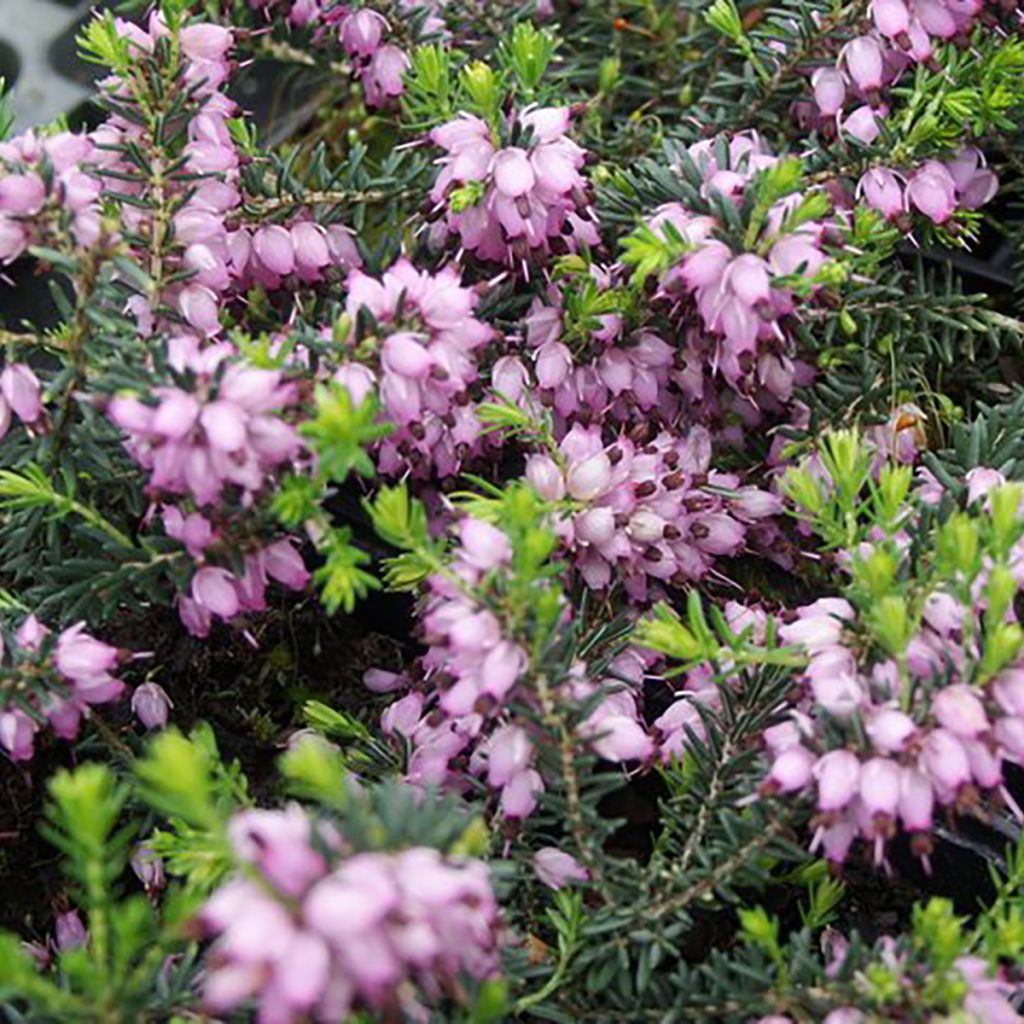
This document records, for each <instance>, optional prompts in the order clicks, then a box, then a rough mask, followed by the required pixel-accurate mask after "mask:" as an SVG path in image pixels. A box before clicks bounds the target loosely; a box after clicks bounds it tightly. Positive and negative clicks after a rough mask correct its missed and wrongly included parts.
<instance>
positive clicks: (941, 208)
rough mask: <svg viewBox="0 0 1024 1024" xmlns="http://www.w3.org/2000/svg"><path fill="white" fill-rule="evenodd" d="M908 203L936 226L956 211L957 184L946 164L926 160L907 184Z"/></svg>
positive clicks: (943, 222)
mask: <svg viewBox="0 0 1024 1024" xmlns="http://www.w3.org/2000/svg"><path fill="white" fill-rule="evenodd" d="M907 201H908V202H909V203H910V205H911V206H913V207H914V208H915V209H917V210H919V211H920V212H921V213H923V214H924V215H925V216H926V217H928V218H929V219H931V220H932V221H934V222H935V223H936V224H945V222H946V221H947V220H949V218H950V216H951V215H952V213H953V210H954V209H956V183H955V182H954V181H953V176H952V175H951V174H950V173H949V171H948V170H947V169H946V167H945V165H944V164H941V163H939V162H938V161H936V160H926V161H925V162H924V163H923V164H922V165H921V167H920V168H919V169H918V170H916V171H915V172H914V173H913V175H911V178H910V181H909V182H908V183H907Z"/></svg>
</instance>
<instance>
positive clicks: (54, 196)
mask: <svg viewBox="0 0 1024 1024" xmlns="http://www.w3.org/2000/svg"><path fill="white" fill-rule="evenodd" d="M96 155H97V154H96V147H95V145H94V143H93V142H92V140H91V139H89V138H88V137H86V136H83V135H74V134H72V133H71V132H59V133H57V134H55V135H50V136H48V137H45V138H41V137H39V136H37V135H36V134H35V133H34V132H31V131H29V132H26V133H25V134H24V135H19V136H18V137H17V138H15V139H12V140H11V141H10V142H3V143H0V169H2V172H3V176H2V177H0V263H3V264H8V263H13V262H14V260H16V259H18V257H19V256H21V255H22V254H23V253H24V252H25V251H26V250H27V249H28V247H29V246H31V245H39V244H42V243H43V242H45V241H46V240H47V239H48V237H49V234H50V232H51V231H52V230H53V227H54V226H55V224H60V225H65V224H66V225H67V227H68V229H69V230H70V233H71V237H72V238H73V239H74V241H75V242H76V243H77V244H78V245H80V246H89V245H92V244H94V243H95V242H96V241H97V240H98V239H99V237H100V232H101V227H100V204H99V197H100V183H99V181H97V179H96V178H95V177H92V176H91V175H89V174H87V173H86V172H85V171H84V170H83V169H82V167H83V164H86V163H88V162H89V161H91V160H93V159H95V157H96Z"/></svg>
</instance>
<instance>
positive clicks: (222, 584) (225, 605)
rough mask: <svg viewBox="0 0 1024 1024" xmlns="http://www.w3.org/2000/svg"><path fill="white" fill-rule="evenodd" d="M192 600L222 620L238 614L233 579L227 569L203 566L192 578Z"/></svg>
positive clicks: (236, 595)
mask: <svg viewBox="0 0 1024 1024" xmlns="http://www.w3.org/2000/svg"><path fill="white" fill-rule="evenodd" d="M192 599H193V600H194V601H195V602H196V604H197V605H199V606H201V607H203V608H207V609H209V611H210V612H212V613H213V614H214V615H216V616H218V617H219V618H222V619H230V618H232V617H233V616H235V615H236V614H237V613H238V608H239V601H238V592H237V590H236V588H235V577H234V576H233V575H232V574H231V573H230V572H228V570H227V569H220V568H216V567H214V566H204V567H203V568H202V569H200V570H199V571H198V572H197V573H196V574H195V576H193V577H192Z"/></svg>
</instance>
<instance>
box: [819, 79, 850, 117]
mask: <svg viewBox="0 0 1024 1024" xmlns="http://www.w3.org/2000/svg"><path fill="white" fill-rule="evenodd" d="M811 86H812V87H813V89H814V101H815V103H817V104H818V108H819V109H820V110H821V113H822V115H823V116H824V117H834V116H835V115H836V114H838V113H839V111H840V110H842V109H843V101H844V100H845V99H846V83H845V81H844V80H843V73H842V72H841V71H840V70H839V69H838V68H818V70H817V71H815V72H814V74H813V75H812V76H811Z"/></svg>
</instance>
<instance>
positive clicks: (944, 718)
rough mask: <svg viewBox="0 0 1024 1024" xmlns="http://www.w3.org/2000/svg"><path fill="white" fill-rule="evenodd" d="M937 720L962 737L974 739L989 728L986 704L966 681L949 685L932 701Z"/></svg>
mask: <svg viewBox="0 0 1024 1024" xmlns="http://www.w3.org/2000/svg"><path fill="white" fill-rule="evenodd" d="M932 712H933V713H934V715H935V718H936V721H938V723H939V724H940V725H941V726H943V727H944V728H946V729H948V730H949V731H950V732H951V733H953V734H954V735H956V736H959V737H961V738H967V739H973V738H975V737H977V736H979V735H980V734H981V733H984V732H987V731H988V728H989V721H988V717H987V716H986V714H985V706H984V705H983V704H982V702H981V701H980V700H979V699H978V696H977V694H976V693H974V691H973V690H972V689H971V688H970V687H969V686H967V685H965V684H964V683H958V684H956V685H953V686H947V687H945V688H944V689H942V690H940V691H939V692H938V693H937V694H936V695H935V698H934V700H933V701H932Z"/></svg>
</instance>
